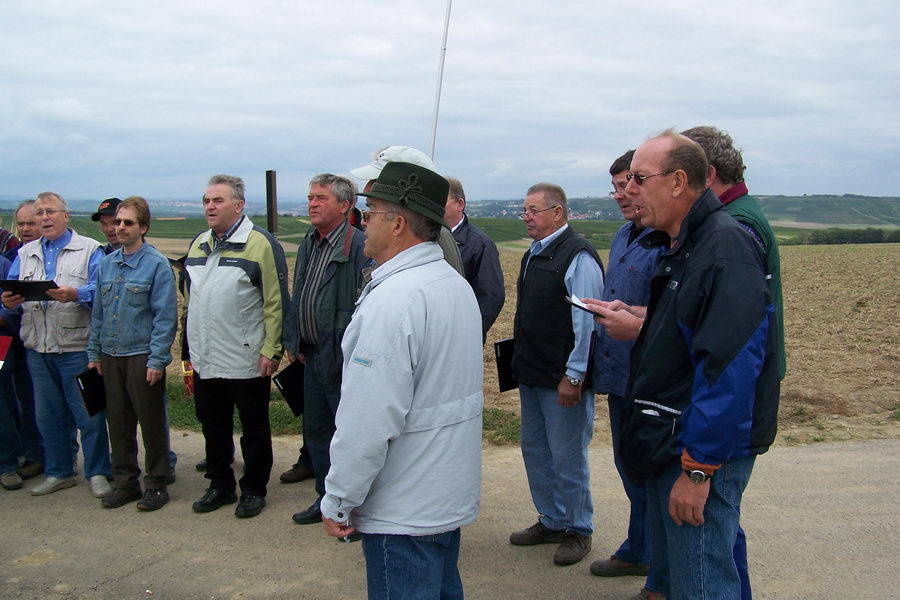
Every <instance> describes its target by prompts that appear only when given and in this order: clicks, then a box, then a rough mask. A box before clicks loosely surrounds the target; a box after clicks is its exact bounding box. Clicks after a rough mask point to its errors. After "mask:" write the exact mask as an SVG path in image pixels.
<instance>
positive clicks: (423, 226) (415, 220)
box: [389, 203, 441, 242]
mask: <svg viewBox="0 0 900 600" xmlns="http://www.w3.org/2000/svg"><path fill="white" fill-rule="evenodd" d="M389 209H390V211H391V212H393V213H397V214H398V215H403V218H404V219H406V222H407V223H409V229H410V231H412V232H413V235H415V236H416V237H417V238H419V239H420V240H422V241H423V242H436V241H438V240H439V239H440V237H441V224H440V223H438V222H437V221H432V220H431V219H429V218H428V217H426V216H425V215H420V214H419V213H417V212H413V211H411V210H409V209H408V208H406V207H405V206H400V205H398V204H393V203H392V204H390V206H389Z"/></svg>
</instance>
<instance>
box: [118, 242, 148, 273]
mask: <svg viewBox="0 0 900 600" xmlns="http://www.w3.org/2000/svg"><path fill="white" fill-rule="evenodd" d="M147 246H148V244H147V242H146V241H145V242H144V243H143V244H141V247H140V248H138V249H137V252H135V253H134V255H133V256H132V259H131V262H130V263H129V262H127V261H126V260H125V248H123V247H122V246H119V247H118V248H116V249H115V250H113V251H112V252H111V253H110V254H109V256H112V257H113V258H111V259H110V260H112V261H115V262H119V263H122V264H123V265H128V266H129V267H131V268H132V269H136V268H137V266H138V263H140V262H141V259H142V258H143V257H144V255H145V254H146V253H147Z"/></svg>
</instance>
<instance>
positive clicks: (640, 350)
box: [620, 190, 779, 476]
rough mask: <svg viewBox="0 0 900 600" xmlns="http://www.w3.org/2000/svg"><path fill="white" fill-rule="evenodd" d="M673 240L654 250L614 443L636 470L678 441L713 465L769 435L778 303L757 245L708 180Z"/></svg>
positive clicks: (761, 446) (648, 470)
mask: <svg viewBox="0 0 900 600" xmlns="http://www.w3.org/2000/svg"><path fill="white" fill-rule="evenodd" d="M656 233H657V234H661V232H656ZM662 237H666V238H668V236H664V235H663V236H662ZM677 240H678V241H677V243H676V244H675V245H674V248H673V249H671V250H668V251H666V252H663V253H662V254H661V255H660V259H659V264H658V265H657V268H656V271H655V273H654V275H653V279H652V281H651V292H650V303H649V305H648V308H647V319H646V321H645V322H644V326H643V328H642V329H641V334H640V336H639V337H638V339H637V342H636V343H635V346H634V348H633V349H632V353H631V377H630V379H629V385H628V390H627V393H626V407H625V415H624V418H623V428H622V440H621V445H620V451H621V453H622V457H623V460H624V462H625V465H626V467H627V468H628V469H629V470H630V471H631V472H632V474H633V475H634V474H636V473H640V474H643V475H645V476H646V475H653V474H656V473H658V472H659V471H660V470H662V469H664V468H665V467H666V466H667V465H668V464H671V462H672V461H674V460H676V459H677V458H678V457H679V456H680V455H681V451H682V449H684V448H686V449H687V451H688V453H689V454H690V456H691V458H693V459H694V460H696V461H698V462H700V463H704V464H711V465H712V464H721V463H723V462H725V461H726V460H728V459H730V458H738V457H742V456H748V455H751V454H759V453H762V452H765V451H766V450H767V449H768V447H769V445H770V444H771V443H772V441H773V440H774V438H775V430H776V420H777V415H778V393H779V377H778V368H777V367H778V363H777V360H776V359H775V336H774V334H773V332H774V321H775V309H774V305H773V302H772V296H771V293H770V290H769V285H768V282H767V280H766V271H765V266H764V265H765V261H764V257H763V253H762V249H761V248H760V246H759V244H757V243H756V242H755V241H754V240H753V238H752V237H751V236H750V235H749V234H748V233H747V232H746V231H745V230H744V229H743V228H742V227H741V225H740V224H739V223H737V221H735V220H734V219H732V218H731V217H730V216H729V215H728V213H726V212H725V211H724V210H723V208H722V205H721V202H719V199H718V198H716V196H715V194H713V193H712V192H711V191H710V190H706V192H705V193H704V194H703V195H702V196H700V197H699V198H698V199H697V201H696V202H695V203H694V205H693V207H692V208H691V210H690V212H689V213H688V215H687V217H686V218H685V220H684V222H683V223H682V227H681V231H680V232H679V235H678V238H677ZM666 241H668V240H666ZM642 242H643V243H645V244H652V243H658V242H659V238H658V237H657V236H648V237H646V238H644V240H642Z"/></svg>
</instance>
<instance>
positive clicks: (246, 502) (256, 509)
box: [234, 494, 266, 519]
mask: <svg viewBox="0 0 900 600" xmlns="http://www.w3.org/2000/svg"><path fill="white" fill-rule="evenodd" d="M265 505H266V498H265V497H264V496H254V495H253V494H241V501H240V502H238V505H237V507H236V508H235V509H234V516H236V517H237V518H238V519H249V518H250V517H255V516H256V515H258V514H259V513H261V512H262V509H263V507H264V506H265Z"/></svg>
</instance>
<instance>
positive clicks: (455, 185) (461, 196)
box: [447, 177, 466, 200]
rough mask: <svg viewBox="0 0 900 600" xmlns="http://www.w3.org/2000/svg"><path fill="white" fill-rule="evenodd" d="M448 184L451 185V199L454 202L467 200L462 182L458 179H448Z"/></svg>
mask: <svg viewBox="0 0 900 600" xmlns="http://www.w3.org/2000/svg"><path fill="white" fill-rule="evenodd" d="M447 183H449V184H450V197H451V198H453V199H454V200H465V199H466V191H465V190H464V189H463V185H462V182H461V181H460V180H459V179H457V178H456V177H447Z"/></svg>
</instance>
